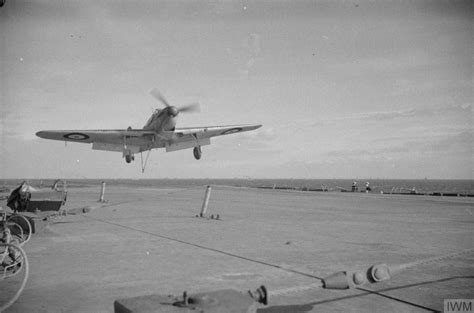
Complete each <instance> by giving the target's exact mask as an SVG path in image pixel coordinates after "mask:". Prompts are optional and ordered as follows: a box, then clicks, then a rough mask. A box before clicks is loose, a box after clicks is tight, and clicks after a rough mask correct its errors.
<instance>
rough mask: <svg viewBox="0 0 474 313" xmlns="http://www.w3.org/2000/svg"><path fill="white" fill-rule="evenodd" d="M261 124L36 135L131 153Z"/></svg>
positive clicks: (206, 140) (204, 141)
mask: <svg viewBox="0 0 474 313" xmlns="http://www.w3.org/2000/svg"><path fill="white" fill-rule="evenodd" d="M260 127H262V125H229V126H208V127H186V128H176V129H175V130H174V131H162V132H154V131H151V130H143V129H137V130H134V129H112V130H106V129H103V130H101V129H96V130H44V131H39V132H37V133H36V136H38V137H40V138H44V139H51V140H60V141H72V142H80V143H92V149H94V150H104V151H117V152H123V151H124V148H125V146H126V149H127V150H130V151H131V152H133V153H138V152H143V151H146V150H150V149H153V148H166V151H168V152H170V151H176V150H181V149H189V148H194V147H195V146H198V145H199V146H200V145H208V144H210V143H211V142H210V138H211V137H216V136H223V135H229V134H234V133H239V132H245V131H250V130H254V129H257V128H260Z"/></svg>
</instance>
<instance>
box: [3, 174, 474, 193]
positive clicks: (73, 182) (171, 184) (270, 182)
mask: <svg viewBox="0 0 474 313" xmlns="http://www.w3.org/2000/svg"><path fill="white" fill-rule="evenodd" d="M63 180H64V181H65V182H66V183H67V186H69V187H76V188H77V187H89V186H94V185H98V184H100V183H101V182H102V181H104V182H106V184H107V186H137V187H149V188H190V187H199V186H206V185H211V186H212V185H215V186H218V185H220V186H233V187H250V188H267V189H289V190H301V191H321V190H325V191H351V190H352V186H353V185H355V186H357V189H358V190H359V191H365V190H366V186H367V183H368V186H369V187H370V190H371V191H372V192H381V193H382V192H383V193H414V192H416V193H422V194H423V193H459V194H474V180H454V179H357V180H352V179H292V178H287V179H283V178H282V179H250V178H249V179H241V178H232V179H214V178H204V179H175V178H161V179H110V178H107V179H63ZM22 181H24V180H22V179H0V188H3V189H5V188H6V189H11V188H14V187H15V186H18V185H19V184H21V182H22ZM26 181H27V182H28V184H29V185H31V186H33V187H42V188H46V187H50V186H52V184H53V183H54V181H55V180H53V179H26ZM2 184H3V185H2ZM2 186H3V187H2Z"/></svg>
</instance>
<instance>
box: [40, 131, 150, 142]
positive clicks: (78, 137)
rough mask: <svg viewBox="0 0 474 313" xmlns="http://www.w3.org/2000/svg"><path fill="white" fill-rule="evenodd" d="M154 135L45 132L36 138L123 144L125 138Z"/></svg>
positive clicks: (111, 132)
mask: <svg viewBox="0 0 474 313" xmlns="http://www.w3.org/2000/svg"><path fill="white" fill-rule="evenodd" d="M154 135H155V132H154V131H147V130H140V129H138V130H133V129H132V130H130V129H102V130H101V129H96V130H43V131H39V132H37V133H36V136H38V137H40V138H44V139H51V140H61V141H74V142H82V143H94V142H103V143H111V144H123V139H124V138H127V139H128V138H141V137H148V136H154Z"/></svg>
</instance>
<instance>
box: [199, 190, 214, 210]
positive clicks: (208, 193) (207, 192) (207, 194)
mask: <svg viewBox="0 0 474 313" xmlns="http://www.w3.org/2000/svg"><path fill="white" fill-rule="evenodd" d="M210 196H211V186H207V189H206V194H205V196H204V201H203V203H202V208H201V213H199V216H200V217H203V216H204V214H206V210H207V205H208V204H209V197H210Z"/></svg>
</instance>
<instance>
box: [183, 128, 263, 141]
mask: <svg viewBox="0 0 474 313" xmlns="http://www.w3.org/2000/svg"><path fill="white" fill-rule="evenodd" d="M260 127H262V125H228V126H208V127H185V128H176V129H175V131H174V132H175V133H176V135H177V136H178V137H182V136H189V135H193V136H197V137H198V138H211V137H216V136H223V135H229V134H235V133H240V132H246V131H250V130H254V129H257V128H260Z"/></svg>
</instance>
